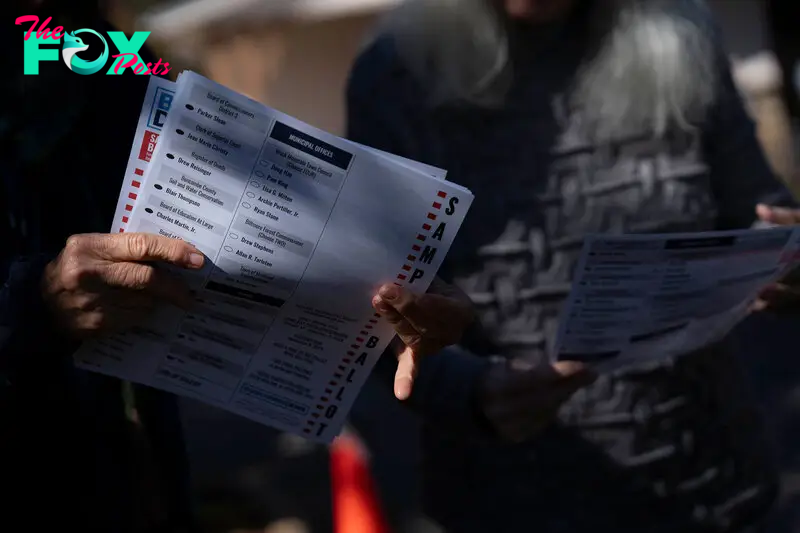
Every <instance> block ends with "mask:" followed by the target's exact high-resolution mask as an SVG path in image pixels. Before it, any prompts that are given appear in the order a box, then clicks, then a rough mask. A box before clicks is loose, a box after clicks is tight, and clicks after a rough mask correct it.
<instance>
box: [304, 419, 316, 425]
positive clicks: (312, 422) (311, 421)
mask: <svg viewBox="0 0 800 533" xmlns="http://www.w3.org/2000/svg"><path fill="white" fill-rule="evenodd" d="M306 424H308V425H309V426H313V425H314V424H316V422H314V421H313V420H309V421H308V422H306Z"/></svg>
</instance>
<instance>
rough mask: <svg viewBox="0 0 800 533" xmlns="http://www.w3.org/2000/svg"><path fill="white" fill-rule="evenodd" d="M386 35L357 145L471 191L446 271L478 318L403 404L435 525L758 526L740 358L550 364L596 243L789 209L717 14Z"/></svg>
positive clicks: (565, 9) (429, 22)
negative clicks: (414, 427) (608, 367)
mask: <svg viewBox="0 0 800 533" xmlns="http://www.w3.org/2000/svg"><path fill="white" fill-rule="evenodd" d="M378 33H379V34H378V36H377V37H376V38H375V39H374V41H373V42H372V43H371V44H370V45H369V46H368V47H367V48H366V49H365V50H364V51H363V53H362V55H361V56H360V57H359V59H358V60H357V62H356V64H355V66H354V68H353V71H352V73H351V78H350V81H349V87H348V94H347V103H348V108H349V109H348V121H349V123H348V134H349V137H350V138H351V139H352V140H353V141H356V142H359V143H363V144H367V145H370V146H373V147H375V148H377V149H381V150H385V151H388V152H392V153H395V154H397V155H400V156H403V157H408V158H411V159H414V160H418V161H421V162H423V163H427V164H431V165H434V166H437V167H439V168H443V169H447V170H448V176H447V178H448V179H449V180H452V181H454V182H456V183H459V184H461V185H463V186H466V187H468V188H469V189H470V190H471V191H473V192H474V194H475V201H474V203H473V205H472V208H471V211H470V215H469V217H468V218H467V220H466V222H465V224H464V226H462V230H461V232H460V233H459V236H458V237H457V239H456V242H455V243H454V245H453V247H452V248H451V250H450V252H449V255H448V257H447V260H446V262H445V266H444V267H443V272H444V274H443V277H445V279H447V280H448V281H452V282H454V284H455V285H456V286H458V287H460V288H461V289H463V290H464V291H465V292H466V293H467V294H468V296H469V297H470V298H471V299H472V301H473V302H474V303H475V306H476V309H477V314H478V318H479V320H478V323H477V325H476V327H474V328H471V329H470V330H469V331H468V333H467V335H466V337H465V338H464V340H463V341H462V342H461V343H460V344H459V346H458V347H456V348H452V349H448V350H445V351H443V352H442V353H441V354H439V355H438V356H436V357H431V358H427V359H425V360H424V361H422V362H421V365H420V368H419V374H418V376H417V378H416V380H417V381H416V386H415V388H414V392H413V393H412V394H411V395H410V397H409V398H408V403H409V405H410V406H412V407H413V408H415V409H416V410H417V411H418V412H419V413H420V414H421V415H422V417H423V420H424V429H423V435H422V439H423V456H424V459H423V465H424V469H423V476H424V478H425V486H424V491H423V492H424V496H423V502H424V506H425V510H426V512H427V514H429V516H430V517H432V518H433V519H435V520H436V521H437V522H438V523H439V524H440V525H441V526H442V527H443V528H444V529H445V530H446V531H458V532H461V533H464V532H483V531H499V532H516V531H522V530H526V529H529V530H535V531H537V532H540V533H556V532H570V533H589V532H597V531H609V532H610V531H613V532H615V533H634V532H635V533H656V532H657V533H688V532H696V533H706V532H708V533H711V532H714V533H722V532H726V533H732V532H745V531H759V529H758V527H759V526H760V525H761V524H762V523H763V521H764V520H765V518H766V517H767V515H768V513H769V511H770V508H771V507H772V505H773V502H774V501H775V497H776V494H777V491H778V480H777V479H778V478H777V474H776V471H775V468H774V465H773V462H772V457H771V450H770V448H769V446H768V444H767V439H766V437H765V431H764V427H763V426H764V425H763V422H762V419H761V416H760V414H759V412H758V410H757V407H756V405H755V402H754V400H753V398H752V397H751V395H750V394H749V392H748V390H749V388H748V382H747V376H746V375H744V372H743V371H742V369H741V367H740V365H739V364H738V362H737V358H736V353H735V346H732V345H731V344H732V343H730V342H721V343H719V344H715V345H712V346H708V347H707V348H705V349H703V350H701V351H700V352H699V353H691V354H686V355H685V356H682V357H680V358H677V359H671V360H662V361H660V362H659V363H657V364H649V365H647V366H633V367H629V368H626V369H624V370H622V371H619V372H616V373H613V374H604V375H600V376H593V375H592V374H591V373H590V372H589V371H588V370H587V369H586V368H583V367H582V366H581V365H578V364H570V363H559V364H556V365H554V366H551V365H550V364H549V361H550V357H551V355H552V350H553V344H554V342H555V340H556V334H557V330H558V327H559V318H560V314H561V312H562V305H561V304H562V302H563V301H564V299H565V298H566V296H567V295H568V293H569V291H570V286H571V280H572V276H573V272H574V269H575V262H576V260H577V259H578V257H579V256H580V252H581V246H582V242H583V237H584V236H585V235H587V234H589V233H636V232H639V233H641V232H652V233H670V232H700V231H709V230H724V229H740V228H742V229H743V228H749V227H750V226H751V225H752V224H753V223H754V222H756V220H757V214H756V204H757V203H759V202H762V203H764V204H766V205H770V206H778V205H788V203H789V202H790V199H789V197H788V194H787V192H786V190H785V188H784V187H782V186H781V185H780V184H779V182H778V181H777V180H776V178H775V176H773V173H772V172H771V171H770V168H769V166H768V164H767V161H766V160H765V157H764V155H763V153H762V150H761V148H760V146H759V144H758V141H757V140H756V136H755V133H754V125H753V123H752V121H751V120H750V118H749V117H748V115H747V113H746V111H745V108H744V105H743V103H742V100H741V98H740V96H739V94H738V93H737V89H736V88H735V87H734V83H733V81H732V78H731V73H730V69H729V65H728V61H727V58H726V54H725V51H724V50H723V49H722V45H721V44H720V35H719V32H718V29H717V27H716V25H715V23H714V20H713V18H712V16H711V14H710V13H709V10H708V8H707V6H706V5H705V4H704V2H702V1H701V0H548V1H543V0H452V1H448V2H441V1H438V0H409V1H407V2H405V3H403V4H402V5H401V6H400V7H399V9H398V10H396V11H395V12H393V13H392V14H391V15H390V16H389V17H388V19H387V20H386V22H385V24H384V25H382V27H381V28H380V32H378ZM761 209H762V210H763V208H761ZM772 213H773V214H774V213H781V211H776V210H774V211H772ZM762 216H763V214H762ZM765 298H767V299H769V298H770V297H769V295H766V294H765ZM757 307H758V308H763V307H768V305H767V302H766V300H765V301H764V303H763V304H759V305H758V306H757ZM642 311H643V312H645V311H646V310H642ZM787 348H788V347H787ZM390 370H391V369H390Z"/></svg>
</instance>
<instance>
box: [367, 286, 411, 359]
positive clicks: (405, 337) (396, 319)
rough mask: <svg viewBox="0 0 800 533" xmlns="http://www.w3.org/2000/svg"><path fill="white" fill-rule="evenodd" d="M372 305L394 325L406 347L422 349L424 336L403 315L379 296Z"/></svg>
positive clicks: (373, 300)
mask: <svg viewBox="0 0 800 533" xmlns="http://www.w3.org/2000/svg"><path fill="white" fill-rule="evenodd" d="M372 305H373V307H375V309H376V310H377V311H378V312H379V313H381V316H382V317H383V318H384V319H385V320H386V321H387V322H388V323H389V324H391V325H392V327H393V328H394V331H395V333H397V336H398V337H400V340H401V341H403V343H404V344H405V345H406V346H408V347H410V348H412V349H419V348H421V346H420V345H421V344H422V340H423V337H422V334H421V333H420V332H419V331H417V329H416V328H414V326H412V325H411V323H410V322H409V321H408V320H406V318H405V317H404V316H403V315H401V314H400V313H399V312H398V311H397V310H395V309H394V308H393V307H392V306H390V305H389V304H388V303H386V302H385V301H384V300H383V298H381V296H379V295H376V296H375V297H374V298H373V299H372Z"/></svg>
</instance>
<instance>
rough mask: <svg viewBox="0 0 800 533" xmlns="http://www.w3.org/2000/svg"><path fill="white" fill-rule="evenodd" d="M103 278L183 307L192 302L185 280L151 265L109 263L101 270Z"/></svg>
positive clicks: (112, 284)
mask: <svg viewBox="0 0 800 533" xmlns="http://www.w3.org/2000/svg"><path fill="white" fill-rule="evenodd" d="M101 279H102V281H104V282H105V283H106V284H107V285H109V286H110V287H114V288H122V289H128V290H131V291H146V292H147V293H148V294H149V295H151V296H153V297H155V298H157V299H159V300H162V301H165V302H168V303H171V304H173V305H176V306H178V307H181V308H183V309H187V308H188V307H190V306H191V303H192V294H191V291H190V290H189V287H188V286H187V285H186V283H185V282H184V281H183V280H181V279H179V278H177V277H175V276H172V275H170V274H169V273H168V272H165V271H164V270H161V269H159V268H157V267H154V266H151V265H142V264H138V263H109V264H108V265H106V266H105V267H104V268H103V269H102V270H101Z"/></svg>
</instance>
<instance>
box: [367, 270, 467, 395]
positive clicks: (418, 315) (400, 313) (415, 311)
mask: <svg viewBox="0 0 800 533" xmlns="http://www.w3.org/2000/svg"><path fill="white" fill-rule="evenodd" d="M372 305H373V307H375V310H376V311H378V312H379V313H381V314H383V316H384V317H385V319H386V321H387V322H389V323H390V324H392V326H393V327H394V330H395V331H396V332H397V335H398V337H399V340H400V341H401V342H399V343H395V345H393V348H394V349H395V352H396V355H397V374H396V375H395V381H394V394H395V396H397V399H398V400H405V399H407V398H408V397H409V395H410V394H411V388H412V386H413V383H414V378H415V377H416V375H417V368H418V363H417V362H418V360H419V358H421V357H424V356H426V355H433V354H435V353H437V352H439V351H440V350H441V349H442V348H445V347H447V346H450V345H453V344H456V343H457V342H458V341H459V340H461V336H462V335H463V333H464V330H465V329H466V328H467V327H468V326H469V325H470V323H472V321H473V320H474V318H475V314H474V311H473V308H472V302H471V301H470V300H469V298H468V297H467V295H466V294H464V293H463V292H462V291H460V290H459V289H458V288H457V287H455V286H454V285H449V284H447V283H445V282H444V281H442V280H441V279H439V278H435V279H434V280H433V282H432V283H431V286H430V288H429V289H428V292H427V293H426V294H414V293H412V292H410V291H408V290H406V289H404V288H402V287H398V286H396V285H384V286H383V287H381V289H380V291H378V294H376V295H375V297H374V298H373V299H372Z"/></svg>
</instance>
